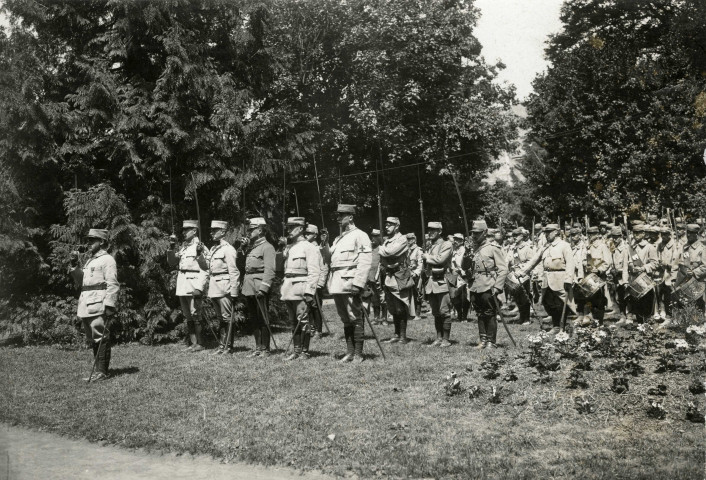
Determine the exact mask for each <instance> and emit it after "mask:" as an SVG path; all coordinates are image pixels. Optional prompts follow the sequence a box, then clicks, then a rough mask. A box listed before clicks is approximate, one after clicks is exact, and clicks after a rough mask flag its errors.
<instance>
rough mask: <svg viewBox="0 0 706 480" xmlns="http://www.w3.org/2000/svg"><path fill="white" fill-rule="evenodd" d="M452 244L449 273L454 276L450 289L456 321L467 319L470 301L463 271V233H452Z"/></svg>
mask: <svg viewBox="0 0 706 480" xmlns="http://www.w3.org/2000/svg"><path fill="white" fill-rule="evenodd" d="M453 244H454V253H453V255H452V257H451V273H452V274H453V275H454V276H455V278H456V288H453V289H452V290H453V292H452V295H451V303H452V304H453V306H454V309H456V318H458V321H459V322H465V321H466V320H467V319H468V309H469V308H470V303H469V301H468V290H467V287H466V280H465V279H464V271H463V258H464V257H465V255H466V246H465V238H463V235H461V234H460V233H454V235H453Z"/></svg>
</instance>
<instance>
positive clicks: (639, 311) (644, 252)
mask: <svg viewBox="0 0 706 480" xmlns="http://www.w3.org/2000/svg"><path fill="white" fill-rule="evenodd" d="M645 229H646V227H645V225H644V224H637V225H635V226H634V227H633V245H632V246H631V251H630V262H629V264H628V271H629V273H630V274H631V275H633V276H637V275H640V274H641V273H643V272H644V273H646V274H647V275H650V276H651V275H652V274H653V273H654V271H655V270H657V269H658V268H659V256H658V255H657V249H656V248H655V246H654V245H653V244H651V243H650V242H648V241H647V239H646V238H645ZM654 300H655V291H654V289H653V290H650V291H649V293H647V294H645V295H644V296H643V297H642V298H640V299H635V298H631V299H630V303H629V304H630V306H631V308H630V311H631V312H632V313H634V314H635V317H636V319H637V321H638V322H639V323H643V322H645V321H646V320H647V319H648V318H649V317H650V316H652V313H653V308H654Z"/></svg>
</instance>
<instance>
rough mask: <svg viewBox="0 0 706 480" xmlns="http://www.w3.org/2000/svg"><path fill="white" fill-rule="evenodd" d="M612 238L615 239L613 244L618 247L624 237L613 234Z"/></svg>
mask: <svg viewBox="0 0 706 480" xmlns="http://www.w3.org/2000/svg"><path fill="white" fill-rule="evenodd" d="M610 239H611V240H612V241H613V245H615V246H616V247H617V246H618V245H620V244H621V243H622V241H623V237H620V236H618V235H613V236H611V237H610Z"/></svg>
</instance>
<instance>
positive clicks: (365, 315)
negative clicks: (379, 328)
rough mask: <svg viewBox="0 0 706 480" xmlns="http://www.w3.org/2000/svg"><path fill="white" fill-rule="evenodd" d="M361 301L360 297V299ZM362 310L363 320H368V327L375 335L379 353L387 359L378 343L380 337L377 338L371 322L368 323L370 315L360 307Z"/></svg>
mask: <svg viewBox="0 0 706 480" xmlns="http://www.w3.org/2000/svg"><path fill="white" fill-rule="evenodd" d="M361 301H362V299H361ZM361 310H362V311H363V316H364V317H365V320H366V321H367V322H368V326H369V327H370V331H371V332H373V337H375V341H376V342H377V344H378V348H379V349H380V355H382V359H383V360H387V358H386V357H385V351H384V350H383V349H382V345H381V344H380V339H379V338H378V334H377V333H375V329H374V328H373V324H372V323H370V317H369V316H368V312H367V311H366V310H365V308H361Z"/></svg>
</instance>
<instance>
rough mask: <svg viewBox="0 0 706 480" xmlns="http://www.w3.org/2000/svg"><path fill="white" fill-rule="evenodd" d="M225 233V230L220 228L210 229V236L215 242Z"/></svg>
mask: <svg viewBox="0 0 706 480" xmlns="http://www.w3.org/2000/svg"><path fill="white" fill-rule="evenodd" d="M225 235H226V231H225V230H224V229H222V228H214V229H213V230H211V238H212V239H213V240H214V241H216V242H217V241H219V240H220V239H221V238H223V237H225Z"/></svg>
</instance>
